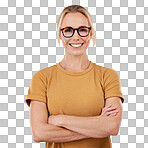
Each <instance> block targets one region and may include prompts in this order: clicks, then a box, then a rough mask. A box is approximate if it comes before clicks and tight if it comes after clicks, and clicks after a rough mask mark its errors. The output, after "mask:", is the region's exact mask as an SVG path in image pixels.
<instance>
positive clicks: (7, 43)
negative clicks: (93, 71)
mask: <svg viewBox="0 0 148 148" xmlns="http://www.w3.org/2000/svg"><path fill="white" fill-rule="evenodd" d="M71 4H80V5H82V6H83V7H85V8H86V9H87V10H88V11H89V12H90V14H91V15H92V17H93V21H94V27H95V30H96V35H97V43H96V46H95V47H94V48H93V46H92V41H91V43H90V47H89V48H88V50H87V53H88V57H89V60H91V61H92V62H95V63H96V64H98V65H101V66H105V67H109V68H112V69H114V70H116V71H117V72H118V74H119V75H120V79H121V86H122V93H123V95H124V98H125V102H124V103H123V119H122V124H121V128H120V132H119V134H118V135H117V136H111V141H112V147H113V148H131V147H132V148H147V147H148V0H129V1H128V0H120V1H119V0H32V1H31V0H0V148H43V147H45V143H35V142H34V141H33V138H32V134H31V129H30V123H29V107H28V106H27V105H26V104H25V103H24V100H25V97H26V95H27V92H28V88H29V85H30V81H31V78H32V75H33V74H34V73H35V72H36V71H38V70H40V69H43V68H46V67H49V66H52V65H54V64H56V63H58V62H60V61H61V60H62V59H63V56H64V48H63V47H62V44H61V46H59V45H58V43H57V40H56V20H57V18H58V16H59V14H60V13H61V11H62V10H63V8H64V7H66V6H68V5H71Z"/></svg>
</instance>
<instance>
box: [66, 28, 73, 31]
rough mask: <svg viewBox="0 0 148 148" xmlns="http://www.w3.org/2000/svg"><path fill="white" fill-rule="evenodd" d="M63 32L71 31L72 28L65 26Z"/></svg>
mask: <svg viewBox="0 0 148 148" xmlns="http://www.w3.org/2000/svg"><path fill="white" fill-rule="evenodd" d="M64 32H72V29H71V28H65V29H64Z"/></svg>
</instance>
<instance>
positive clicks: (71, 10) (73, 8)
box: [57, 5, 96, 47]
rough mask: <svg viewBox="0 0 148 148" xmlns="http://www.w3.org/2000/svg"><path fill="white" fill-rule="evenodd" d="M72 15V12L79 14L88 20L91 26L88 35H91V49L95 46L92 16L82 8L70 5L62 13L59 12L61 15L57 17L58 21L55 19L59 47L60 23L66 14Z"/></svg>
mask: <svg viewBox="0 0 148 148" xmlns="http://www.w3.org/2000/svg"><path fill="white" fill-rule="evenodd" d="M70 12H71V13H74V12H80V13H81V14H83V15H84V16H85V17H86V18H87V19H88V22H89V24H90V26H91V30H90V33H91V35H92V40H93V47H94V45H95V44H96V34H95V30H94V26H93V20H92V16H91V15H90V13H89V12H88V11H87V10H86V9H85V8H84V7H82V6H80V5H70V6H68V7H65V8H64V9H63V11H62V12H61V14H60V15H59V17H58V19H57V39H58V43H59V45H60V38H59V36H60V26H61V23H62V21H63V19H64V17H65V15H66V14H67V13H70Z"/></svg>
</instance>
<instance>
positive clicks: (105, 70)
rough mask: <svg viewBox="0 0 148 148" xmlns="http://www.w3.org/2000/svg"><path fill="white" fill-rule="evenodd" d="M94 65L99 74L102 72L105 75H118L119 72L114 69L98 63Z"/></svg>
mask: <svg viewBox="0 0 148 148" xmlns="http://www.w3.org/2000/svg"><path fill="white" fill-rule="evenodd" d="M94 67H95V70H96V71H97V72H98V73H99V74H101V75H102V76H103V77H105V76H108V75H118V73H117V72H116V71H115V70H114V69H111V68H108V67H104V66H101V65H97V64H94Z"/></svg>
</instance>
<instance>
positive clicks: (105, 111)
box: [100, 104, 119, 116]
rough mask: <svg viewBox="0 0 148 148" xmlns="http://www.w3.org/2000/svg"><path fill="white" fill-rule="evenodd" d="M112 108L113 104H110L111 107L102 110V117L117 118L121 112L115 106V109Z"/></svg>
mask: <svg viewBox="0 0 148 148" xmlns="http://www.w3.org/2000/svg"><path fill="white" fill-rule="evenodd" d="M111 106H112V104H110V105H108V106H106V107H104V108H103V109H102V113H101V115H100V116H116V115H117V113H118V112H119V111H118V110H117V106H114V107H111Z"/></svg>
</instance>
